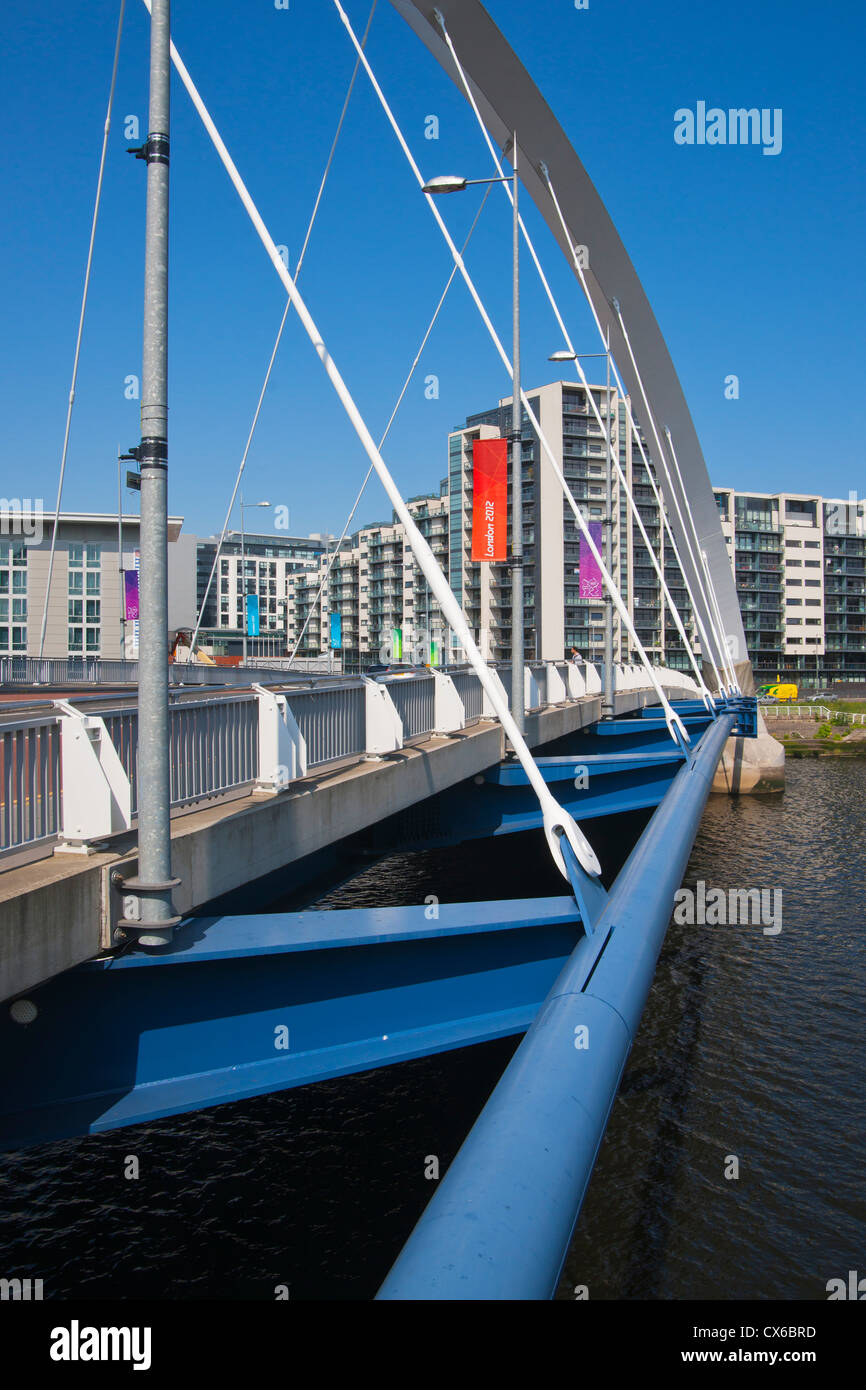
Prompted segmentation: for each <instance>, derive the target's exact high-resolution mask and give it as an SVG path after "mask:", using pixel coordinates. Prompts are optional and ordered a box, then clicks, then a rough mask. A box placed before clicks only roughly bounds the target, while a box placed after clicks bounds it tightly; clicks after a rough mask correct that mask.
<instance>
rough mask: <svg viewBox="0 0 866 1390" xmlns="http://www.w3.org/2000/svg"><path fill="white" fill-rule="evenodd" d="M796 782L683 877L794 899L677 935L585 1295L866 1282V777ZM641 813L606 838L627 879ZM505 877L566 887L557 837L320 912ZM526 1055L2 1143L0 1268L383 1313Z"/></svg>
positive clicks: (481, 849)
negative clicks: (411, 1248)
mask: <svg viewBox="0 0 866 1390" xmlns="http://www.w3.org/2000/svg"><path fill="white" fill-rule="evenodd" d="M787 774H788V781H787V787H786V790H785V793H784V795H782V796H775V797H755V798H749V797H743V798H740V799H736V800H733V799H729V798H727V797H712V798H711V799H710V801H709V803H708V805H707V809H706V812H705V814H704V817H703V820H702V823H701V827H700V831H699V834H698V837H697V840H696V842H695V846H694V849H693V852H692V856H691V859H690V862H689V867H688V872H687V877H686V884H687V885H693V886H694V885H696V884H697V883H698V881H701V882H703V883H704V884H706V886H707V890H709V888H710V887H719V888H723V889H729V888H746V889H751V888H759V889H770V890H772V889H780V890H781V894H782V899H781V905H782V922H781V925H782V929H781V931H780V932H778V933H777V934H770V933H765V932H764V931H763V930H762V927H761V926H760V925H754V926H733V927H732V926H699V925H695V926H688V925H678V924H677V923H673V924H672V925H671V928H670V930H669V933H668V936H667V939H666V942H665V945H664V948H663V951H662V955H661V958H660V961H659V966H658V970H657V973H656V978H655V982H654V985H653V988H652V992H651V994H650V997H649V1001H648V1004H647V1008H646V1011H645V1014H644V1018H643V1022H642V1025H641V1029H640V1033H639V1036H638V1038H637V1041H636V1044H635V1047H634V1049H633V1052H632V1055H631V1058H630V1060H629V1065H628V1068H627V1071H626V1074H625V1077H624V1079H623V1084H622V1087H621V1090H620V1094H619V1097H618V1099H617V1101H616V1103H615V1105H614V1108H613V1112H612V1115H611V1119H610V1123H609V1126H608V1131H607V1136H606V1138H605V1141H604V1144H603V1146H602V1149H601V1152H600V1156H599V1161H598V1164H597V1167H596V1170H595V1174H594V1176H593V1179H592V1182H591V1184H590V1188H589V1193H588V1196H587V1200H586V1202H585V1205H584V1209H583V1213H582V1215H581V1218H580V1221H579V1223H578V1227H577V1230H576V1232H575V1236H574V1239H573V1242H572V1246H571V1249H570V1252H569V1255H568V1258H567V1261H566V1265H565V1269H564V1272H563V1278H562V1281H561V1284H560V1289H559V1293H558V1297H559V1298H561V1299H571V1298H574V1297H575V1290H576V1289H577V1290H580V1289H581V1288H586V1289H587V1290H588V1293H589V1297H590V1299H598V1298H604V1299H694V1298H709V1299H719V1300H726V1299H739V1298H759V1299H760V1298H763V1299H771V1298H775V1299H823V1298H826V1284H827V1281H828V1280H829V1279H831V1278H836V1277H843V1278H846V1277H847V1272H848V1271H849V1270H850V1269H856V1270H858V1271H859V1272H860V1274H861V1276H862V1275H866V1191H864V1153H866V1086H864V1076H866V1043H864V1037H866V997H864V984H866V811H864V802H866V796H864V793H866V769H864V765H863V763H862V762H859V761H858V760H851V761H845V760H841V759H840V760H834V759H814V760H802V761H794V762H789V764H788V769H787ZM640 824H641V822H640V821H639V819H638V818H631V819H630V820H628V821H626V822H625V823H622V822H618V823H617V824H616V825H613V824H612V823H611V822H608V823H607V825H606V827H605V830H604V844H603V846H602V848H603V856H602V857H603V862H605V866H606V868H611V869H614V868H615V867H616V865H617V862H618V861H619V860H620V859H621V858H622V856H623V854H624V853H625V852H626V850H627V847H628V845H629V844H630V843H631V842H632V841H633V839H634V836H635V835H636V834H637V833H638V831H639V829H640ZM589 829H590V834H591V837H592V838H593V841H594V843H595V842H596V841H597V840H598V838H599V833H600V831H599V823H596V824H595V825H593V824H591V825H590V827H589ZM490 882H496V883H497V885H498V889H499V891H501V894H502V896H503V897H509V896H514V897H525V896H530V895H534V894H548V893H552V894H558V893H561V892H562V886H561V880H560V879H559V877H558V875H556V873H555V872H553V871H552V870H551V869H550V867H549V865H548V862H547V857H546V851H545V850H544V848H543V845H542V843H541V836H540V834H539V835H530V836H519V837H504V838H503V839H501V840H499V841H495V842H492V841H490V842H476V843H475V844H471V845H466V846H463V847H461V848H460V849H458V850H456V851H454V850H452V851H448V852H447V853H446V852H438V851H437V852H435V853H424V854H417V855H402V856H396V855H395V856H392V857H391V858H389V859H387V860H384V861H379V862H378V863H376V864H374V865H371V866H370V867H369V868H368V869H367V870H366V871H365V872H364V873H363V874H362V875H361V876H360V877H358V878H356V879H355V880H353V882H352V883H351V884H349V885H344V886H342V887H339V888H337V889H335V890H334V891H333V892H331V893H330V894H329V895H328V896H327V897H326V898H324V899H322V900H321V902H320V904H319V905H320V906H321V907H322V908H323V909H325V908H328V907H340V906H348V905H350V904H351V905H352V906H363V905H364V904H365V903H370V904H378V905H387V904H389V903H393V904H397V903H418V902H422V901H423V899H424V897H425V896H426V895H427V894H428V893H435V894H436V895H437V896H438V897H439V898H440V899H442V900H443V901H460V900H468V899H469V898H473V897H475V898H477V897H478V896H479V892H478V889H477V885H478V884H479V883H490ZM287 905H288V904H287ZM82 1026H83V1027H84V1026H86V1020H82ZM516 1046H517V1040H514V1039H511V1040H505V1041H501V1042H496V1043H490V1044H487V1045H485V1046H482V1047H478V1048H474V1049H467V1050H464V1051H461V1052H459V1053H451V1054H446V1055H443V1056H439V1057H432V1058H424V1059H421V1060H419V1061H415V1062H409V1063H404V1064H402V1065H401V1066H397V1067H392V1068H388V1069H386V1070H384V1071H381V1072H378V1073H371V1074H369V1075H363V1076H356V1077H348V1078H344V1079H341V1080H337V1081H331V1082H325V1083H320V1084H319V1085H316V1086H311V1087H307V1088H304V1089H302V1090H299V1091H294V1092H291V1091H290V1092H284V1093H282V1094H280V1095H274V1096H267V1097H262V1098H258V1099H256V1100H252V1101H244V1102H241V1103H238V1104H235V1105H230V1106H224V1107H222V1108H220V1109H217V1110H211V1111H202V1112H199V1113H195V1114H191V1115H186V1116H181V1117H178V1118H174V1119H170V1120H165V1121H158V1122H154V1123H151V1124H148V1125H142V1126H138V1127H136V1128H130V1129H126V1130H119V1131H116V1132H114V1133H112V1134H108V1135H104V1136H99V1137H94V1138H86V1139H80V1140H73V1141H64V1142H62V1143H57V1144H51V1145H45V1146H43V1147H41V1148H38V1149H33V1150H30V1151H28V1152H26V1153H20V1154H14V1155H5V1156H0V1244H2V1247H3V1269H2V1271H0V1272H2V1273H3V1274H4V1275H6V1276H8V1277H11V1276H14V1275H18V1276H20V1277H27V1276H30V1277H32V1278H41V1279H42V1280H43V1281H44V1296H45V1297H46V1298H69V1297H89V1298H107V1299H123V1298H171V1299H184V1298H210V1299H223V1298H241V1299H272V1298H273V1297H274V1296H275V1292H274V1291H275V1288H276V1287H277V1286H278V1285H285V1286H288V1289H289V1292H290V1296H291V1297H292V1298H293V1299H295V1298H301V1299H309V1298H322V1299H331V1300H337V1299H366V1298H370V1297H372V1295H373V1294H374V1293H375V1290H376V1288H377V1287H378V1284H379V1283H380V1282H381V1279H382V1278H383V1277H384V1275H385V1273H386V1272H387V1270H388V1268H389V1266H390V1264H391V1262H392V1260H393V1259H394V1257H395V1256H396V1254H397V1252H398V1251H399V1248H400V1246H401V1243H402V1241H403V1240H404V1239H405V1237H406V1236H407V1235H408V1233H409V1231H410V1230H411V1228H412V1226H413V1225H414V1223H415V1221H416V1219H417V1217H418V1215H419V1214H420V1212H421V1211H422V1210H423V1207H424V1205H425V1203H426V1201H427V1200H428V1199H429V1196H430V1191H431V1183H430V1182H429V1181H428V1180H427V1179H425V1177H424V1160H425V1157H426V1156H427V1155H429V1154H436V1155H437V1156H438V1158H439V1160H440V1168H441V1171H443V1172H444V1170H445V1168H446V1167H447V1164H448V1162H450V1160H451V1158H452V1157H453V1155H454V1153H455V1152H456V1150H457V1148H458V1147H459V1145H460V1143H461V1142H462V1139H463V1137H464V1136H465V1134H466V1133H467V1132H468V1129H469V1128H470V1127H471V1124H472V1121H473V1119H474V1117H475V1115H476V1114H477V1113H478V1110H479V1109H480V1107H481V1105H482V1104H483V1103H484V1101H485V1099H486V1097H487V1095H488V1094H489V1093H490V1090H491V1089H492V1088H493V1086H494V1085H495V1083H496V1080H497V1078H498V1076H499V1075H500V1074H501V1071H502V1069H503V1067H504V1066H505V1065H506V1064H507V1062H508V1059H509V1058H510V1056H511V1055H512V1053H513V1051H514V1049H515V1047H516ZM132 1155H134V1156H135V1157H136V1158H137V1159H138V1164H139V1177H138V1178H137V1179H136V1180H129V1179H127V1178H125V1176H124V1171H125V1168H127V1167H128V1162H127V1161H128V1158H129V1157H130V1156H132ZM733 1160H736V1164H735V1163H734V1161H733ZM735 1167H738V1176H736V1177H734V1176H726V1173H727V1174H729V1175H730V1174H732V1173H733V1172H734V1169H735Z"/></svg>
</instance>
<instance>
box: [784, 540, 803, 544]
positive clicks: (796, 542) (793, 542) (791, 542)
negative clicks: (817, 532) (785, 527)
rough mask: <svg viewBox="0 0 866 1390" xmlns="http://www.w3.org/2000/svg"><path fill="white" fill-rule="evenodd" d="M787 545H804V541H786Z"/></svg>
mask: <svg viewBox="0 0 866 1390" xmlns="http://www.w3.org/2000/svg"><path fill="white" fill-rule="evenodd" d="M785 544H786V545H802V541H787V540H786V541H785Z"/></svg>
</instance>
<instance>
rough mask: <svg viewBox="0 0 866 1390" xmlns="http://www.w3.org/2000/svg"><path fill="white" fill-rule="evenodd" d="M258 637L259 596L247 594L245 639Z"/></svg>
mask: <svg viewBox="0 0 866 1390" xmlns="http://www.w3.org/2000/svg"><path fill="white" fill-rule="evenodd" d="M258 635H259V596H258V594H247V637H258Z"/></svg>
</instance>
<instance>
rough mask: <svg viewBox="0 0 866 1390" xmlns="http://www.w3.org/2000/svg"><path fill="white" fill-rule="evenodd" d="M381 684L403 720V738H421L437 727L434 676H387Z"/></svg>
mask: <svg viewBox="0 0 866 1390" xmlns="http://www.w3.org/2000/svg"><path fill="white" fill-rule="evenodd" d="M379 685H384V686H387V689H388V694H389V695H390V696H391V699H392V700H393V702H394V706H395V708H396V710H397V713H398V714H399V716H400V718H401V719H402V720H403V738H404V739H409V738H419V737H420V736H421V735H422V734H429V733H430V731H431V729H434V728H435V727H436V682H435V681H434V679H433V677H432V676H392V677H388V676H385V677H383V678H382V679H381V680H380V681H379Z"/></svg>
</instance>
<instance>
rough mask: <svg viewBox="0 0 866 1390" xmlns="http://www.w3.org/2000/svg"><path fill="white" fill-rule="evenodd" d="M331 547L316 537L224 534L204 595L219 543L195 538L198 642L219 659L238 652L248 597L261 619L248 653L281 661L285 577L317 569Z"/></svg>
mask: <svg viewBox="0 0 866 1390" xmlns="http://www.w3.org/2000/svg"><path fill="white" fill-rule="evenodd" d="M329 542H331V543H333V542H332V538H331V537H326V536H320V535H312V536H281V535H280V534H279V533H275V532H272V531H271V532H250V533H245V534H244V535H243V536H241V533H240V532H239V531H228V532H227V533H226V538H225V540H224V541H223V545H222V549H221V551H220V558H219V563H218V567H217V573H216V575H215V576H214V579H213V582H212V584H211V586H210V590H209V591H208V581H209V579H210V575H211V570H212V568H213V563H214V558H215V556H216V553H217V544H218V538H217V537H214V536H212V537H210V538H209V539H207V540H203V539H198V538H196V555H195V580H196V596H197V609H198V612H199V613H201V614H202V622H201V636H202V640H203V641H204V642H206V643H208V644H209V645H210V646H212V648H213V649H214V650H215V651H216V652H217V653H226V654H236V653H237V652H238V651H240V649H241V647H242V645H243V633H244V595H245V594H247V595H249V596H254V597H255V598H256V599H257V600H258V615H259V622H258V627H259V635H258V636H257V637H251V638H249V639H248V651H249V652H251V653H253V654H255V655H261V656H264V655H273V656H281V655H282V654H283V652H284V651H285V648H286V643H287V640H288V631H287V580H288V576H289V575H292V574H296V573H298V572H301V571H303V570H305V569H307V568H308V567H309V566H313V565H316V564H317V563H318V562H319V560H320V557H321V556H322V555H324V554H325V553H326V550H327V547H328V543H329ZM205 595H207V597H205ZM250 644H252V645H250Z"/></svg>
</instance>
